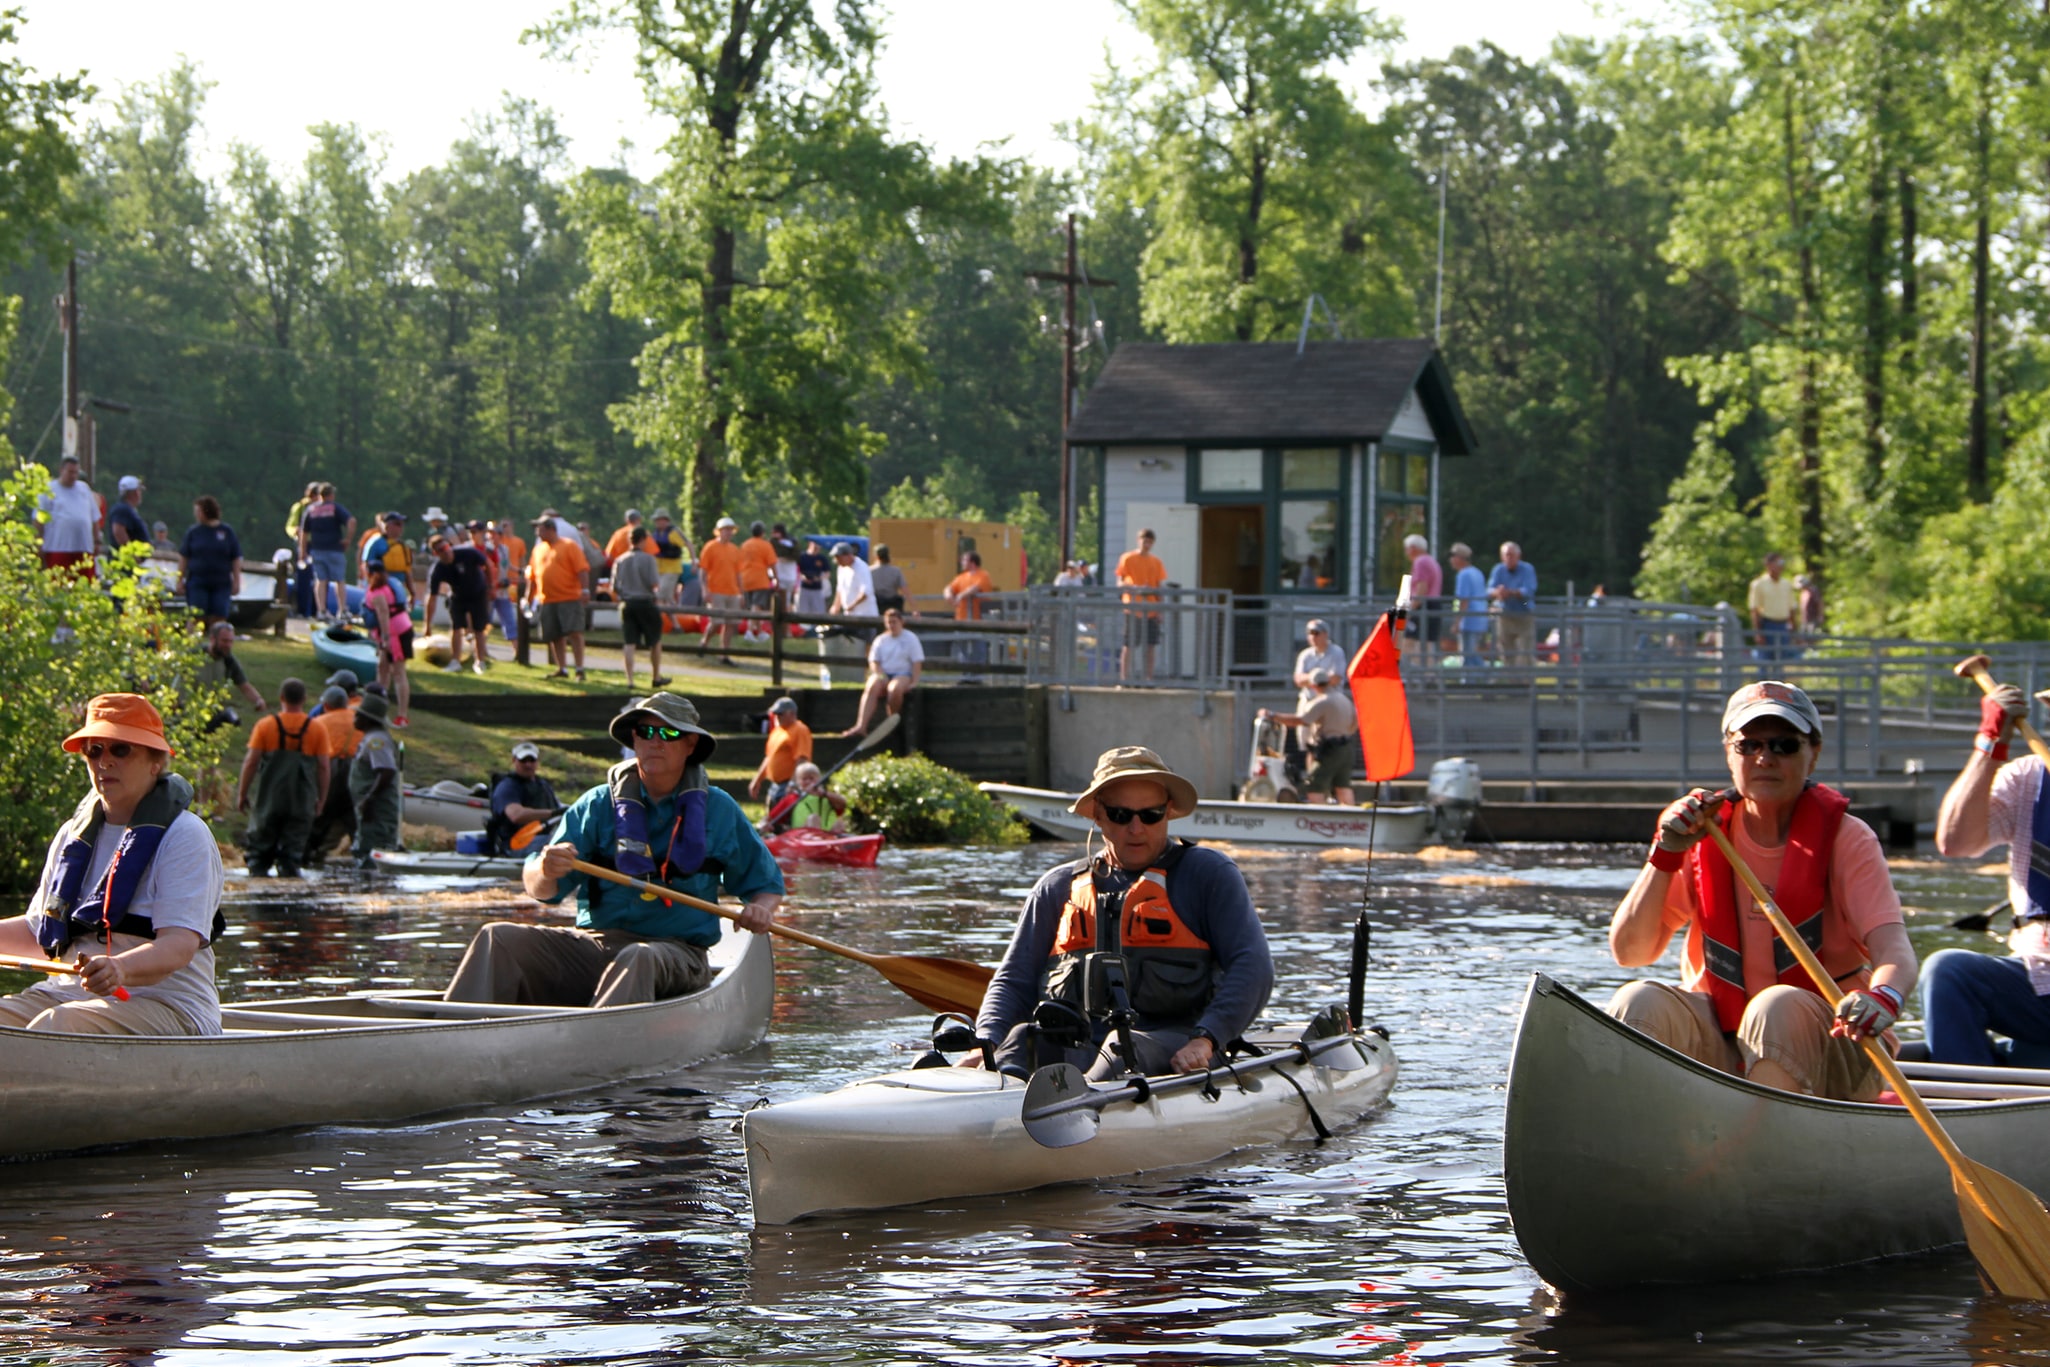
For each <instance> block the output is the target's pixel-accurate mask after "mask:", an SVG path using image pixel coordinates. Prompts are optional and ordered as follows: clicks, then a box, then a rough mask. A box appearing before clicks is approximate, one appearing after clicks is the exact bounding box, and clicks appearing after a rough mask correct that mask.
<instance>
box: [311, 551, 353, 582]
mask: <svg viewBox="0 0 2050 1367" xmlns="http://www.w3.org/2000/svg"><path fill="white" fill-rule="evenodd" d="M306 558H307V559H308V560H311V561H312V562H313V572H314V573H315V574H317V575H319V576H320V577H321V578H322V579H325V580H327V581H328V582H329V583H331V584H339V583H342V582H344V581H345V580H347V579H348V577H349V553H348V552H347V551H308V552H306Z"/></svg>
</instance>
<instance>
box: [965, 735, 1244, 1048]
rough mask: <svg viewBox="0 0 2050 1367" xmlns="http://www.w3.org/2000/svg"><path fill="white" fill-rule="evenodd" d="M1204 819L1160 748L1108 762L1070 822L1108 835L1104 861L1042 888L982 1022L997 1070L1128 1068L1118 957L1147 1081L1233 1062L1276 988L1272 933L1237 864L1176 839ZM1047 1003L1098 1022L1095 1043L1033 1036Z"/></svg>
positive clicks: (1073, 866) (1131, 751)
mask: <svg viewBox="0 0 2050 1367" xmlns="http://www.w3.org/2000/svg"><path fill="white" fill-rule="evenodd" d="M1195 807H1196V789H1195V785H1193V784H1191V783H1190V782H1189V781H1188V780H1187V779H1185V778H1183V777H1181V776H1180V775H1178V774H1176V773H1175V772H1174V771H1173V770H1171V769H1169V768H1168V767H1167V766H1166V765H1165V764H1164V763H1162V761H1161V759H1160V756H1159V755H1157V754H1155V753H1154V752H1153V751H1151V750H1148V749H1145V748H1143V747H1140V746H1136V745H1134V746H1125V747H1121V748H1119V749H1115V750H1106V751H1104V753H1103V754H1102V756H1100V757H1099V758H1098V759H1097V761H1096V773H1095V776H1094V777H1093V778H1092V779H1091V781H1090V784H1089V787H1088V789H1087V790H1085V791H1084V792H1083V794H1082V795H1081V796H1080V797H1078V798H1076V799H1075V802H1074V805H1073V806H1072V807H1071V808H1070V809H1069V810H1071V811H1074V812H1076V813H1078V814H1080V815H1082V816H1086V817H1088V818H1089V819H1091V820H1092V821H1094V822H1095V823H1096V829H1097V830H1098V831H1099V832H1101V833H1102V835H1103V842H1104V846H1105V849H1104V851H1103V854H1102V855H1101V856H1100V857H1096V858H1089V857H1085V858H1083V859H1080V860H1076V861H1073V862H1071V863H1066V864H1062V865H1060V866H1059V867H1057V868H1055V869H1053V870H1052V871H1051V872H1049V873H1048V874H1046V876H1045V877H1043V878H1041V879H1040V880H1039V882H1038V883H1037V885H1035V886H1034V887H1033V889H1032V892H1031V893H1030V895H1029V896H1027V898H1026V899H1025V912H1024V915H1023V916H1022V917H1021V918H1020V919H1019V922H1018V928H1017V930H1016V931H1015V932H1014V933H1013V935H1012V937H1011V944H1010V948H1009V949H1007V950H1006V951H1005V952H1004V959H1003V962H1002V963H1000V964H999V965H997V971H996V975H995V977H993V978H992V979H991V980H990V984H989V990H988V992H987V993H986V994H985V995H984V997H983V999H982V1009H981V1011H980V1012H978V1013H977V1016H976V1022H975V1025H976V1034H977V1035H978V1036H980V1037H981V1038H982V1039H985V1040H989V1041H991V1042H993V1043H994V1044H996V1046H997V1049H996V1063H997V1066H998V1067H999V1068H1001V1069H1004V1070H1005V1071H1007V1072H1016V1073H1024V1072H1028V1071H1030V1070H1031V1069H1033V1068H1035V1067H1038V1066H1040V1065H1042V1064H1046V1063H1053V1062H1061V1061H1065V1062H1069V1063H1073V1064H1075V1065H1076V1066H1078V1067H1088V1068H1089V1070H1090V1072H1091V1074H1092V1076H1096V1077H1109V1076H1113V1075H1115V1074H1116V1073H1118V1072H1119V1071H1121V1070H1122V1069H1123V1067H1124V1061H1123V1060H1121V1059H1119V1058H1118V1057H1117V1056H1116V1055H1115V1053H1114V1052H1113V1050H1112V1049H1111V1048H1110V1047H1108V1045H1109V1044H1111V1043H1114V1041H1113V1040H1112V1039H1111V1031H1110V1021H1109V1012H1110V1008H1111V1005H1112V1002H1111V1000H1110V997H1109V993H1108V991H1107V984H1106V982H1105V979H1104V976H1103V964H1102V959H1103V957H1104V956H1105V955H1110V954H1115V955H1118V956H1120V957H1122V958H1123V959H1124V962H1125V982H1126V985H1127V988H1128V992H1129V996H1130V1001H1131V1005H1132V1007H1133V1009H1134V1011H1135V1013H1136V1015H1137V1020H1136V1021H1135V1022H1134V1027H1133V1037H1132V1042H1133V1045H1134V1050H1133V1052H1134V1053H1135V1054H1136V1055H1137V1058H1136V1059H1135V1060H1133V1062H1134V1064H1135V1065H1136V1070H1137V1071H1139V1072H1142V1073H1146V1074H1158V1073H1164V1072H1169V1071H1172V1072H1178V1073H1189V1072H1196V1071H1198V1070H1200V1069H1203V1068H1206V1067H1208V1066H1210V1065H1211V1064H1212V1063H1215V1062H1221V1061H1222V1060H1223V1056H1224V1051H1225V1048H1226V1046H1228V1045H1230V1044H1231V1043H1232V1041H1234V1040H1236V1039H1238V1038H1239V1036H1240V1035H1242V1034H1243V1033H1244V1032H1245V1030H1246V1028H1247V1027H1248V1026H1250V1025H1251V1024H1252V1022H1253V1018H1254V1016H1256V1015H1258V1014H1259V1012H1260V1009H1261V1008H1262V1007H1263V1006H1265V1005H1266V1004H1267V995H1268V993H1269V992H1270V991H1272V990H1273V987H1274V963H1273V960H1272V959H1271V958H1270V957H1269V955H1268V952H1267V935H1266V932H1265V931H1263V930H1262V929H1261V928H1260V918H1259V917H1258V915H1256V914H1255V912H1254V911H1253V899H1252V897H1251V896H1250V895H1249V894H1248V893H1247V892H1246V882H1245V879H1244V878H1242V877H1241V876H1240V875H1239V870H1238V866H1237V865H1236V864H1233V863H1232V862H1231V860H1230V859H1228V858H1226V857H1225V856H1224V855H1222V854H1219V853H1217V852H1216V851H1215V850H1206V849H1201V848H1198V847H1196V846H1193V845H1189V844H1185V843H1178V842H1176V841H1173V840H1171V839H1170V838H1169V836H1168V833H1167V825H1168V822H1169V821H1171V820H1172V819H1174V818H1175V817H1178V816H1185V815H1187V814H1188V813H1189V812H1191V811H1194V810H1195ZM1042 1000H1052V1001H1059V1002H1063V1003H1065V1004H1067V1005H1068V1006H1070V1007H1072V1008H1074V1010H1075V1011H1077V1012H1080V1013H1082V1015H1083V1016H1085V1017H1086V1018H1087V1024H1088V1030H1087V1036H1086V1038H1085V1039H1084V1040H1083V1042H1081V1043H1079V1044H1068V1045H1060V1044H1057V1043H1056V1042H1055V1041H1053V1040H1050V1039H1047V1038H1041V1037H1038V1036H1037V1035H1036V1034H1035V1029H1036V1027H1035V1026H1034V1024H1033V1015H1034V1012H1035V1009H1036V1008H1038V1006H1039V1005H1040V1003H1041V1001H1042ZM1099 1050H1101V1054H1099V1052H1098V1051H1099ZM1092 1060H1093V1062H1092Z"/></svg>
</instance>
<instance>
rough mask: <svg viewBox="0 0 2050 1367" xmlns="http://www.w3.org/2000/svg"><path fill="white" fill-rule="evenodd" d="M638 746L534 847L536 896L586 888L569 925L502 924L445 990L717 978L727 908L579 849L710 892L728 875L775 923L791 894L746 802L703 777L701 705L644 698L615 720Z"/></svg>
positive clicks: (639, 993)
mask: <svg viewBox="0 0 2050 1367" xmlns="http://www.w3.org/2000/svg"><path fill="white" fill-rule="evenodd" d="M610 729H611V734H612V738H613V739H614V740H616V741H618V742H619V743H620V744H621V745H631V746H632V747H633V756H634V757H633V758H632V759H630V760H624V761H622V762H621V763H619V764H617V765H614V766H613V769H612V772H611V774H610V775H609V777H608V781H607V782H605V783H602V784H600V785H598V786H597V787H595V788H592V789H591V790H590V791H588V792H586V793H585V794H584V795H583V796H581V797H579V798H578V799H577V800H576V801H575V802H573V803H571V804H570V806H569V809H568V810H567V811H565V812H564V813H563V815H562V825H561V827H560V829H559V830H558V832H557V836H556V840H555V843H553V844H550V845H545V846H543V847H542V848H541V849H539V850H537V851H535V852H534V853H533V854H530V855H528V856H527V865H526V869H525V871H524V873H523V875H522V878H523V881H524V882H525V884H526V890H527V895H528V896H530V897H533V898H535V899H537V900H539V901H542V902H549V903H555V902H560V901H562V899H563V898H565V897H567V896H569V895H570V894H571V893H575V894H576V899H577V903H576V905H577V923H576V927H575V928H574V929H571V928H569V927H561V926H537V925H529V924H526V923H523V922H518V921H493V922H491V923H490V924H488V925H486V926H485V927H484V928H483V929H482V930H479V931H478V932H477V934H476V936H475V937H474V938H473V939H472V940H471V941H470V947H469V949H468V950H467V951H466V952H465V953H464V955H463V961H462V963H461V964H460V965H458V966H457V968H456V973H455V977H454V979H452V980H451V981H450V983H449V985H448V990H447V992H446V993H444V996H445V997H446V998H447V1000H449V1001H468V1002H511V1003H519V1004H531V1005H538V1006H625V1005H629V1004H631V1003H635V1002H649V1001H657V1000H660V999H662V998H665V997H677V996H682V995H683V994H685V993H687V992H694V991H696V990H697V989H698V988H700V987H703V986H704V985H705V984H706V983H707V982H709V981H710V980H711V977H712V971H711V967H710V965H709V964H708V962H707V959H706V951H707V950H708V949H709V948H710V947H711V946H712V945H714V944H716V943H717V942H718V940H719V930H720V925H719V918H717V917H715V916H713V915H712V914H711V913H709V912H705V911H700V910H698V909H697V908H696V907H692V906H689V905H687V904H685V903H682V902H676V903H668V902H663V901H660V900H658V899H656V898H654V897H653V896H643V895H642V894H641V893H639V892H636V891H634V890H633V889H631V888H625V887H621V886H620V885H619V884H617V883H610V882H606V881H604V880H602V879H592V878H590V877H589V876H588V875H586V874H583V873H580V872H578V871H577V870H576V869H574V868H572V867H571V862H572V861H573V860H584V861H586V862H589V863H595V864H604V865H609V866H611V867H613V868H616V869H618V870H619V871H620V872H621V873H624V874H627V875H629V876H630V877H634V878H639V879H643V880H645V881H647V882H650V883H660V884H661V885H663V886H664V887H670V888H674V889H676V890H677V891H679V892H683V893H687V894H689V895H690V896H693V897H696V898H699V899H701V900H704V901H712V900H714V899H716V898H717V897H718V895H719V891H720V889H721V887H722V886H723V887H724V889H725V890H726V891H727V892H728V893H730V894H732V895H733V896H735V897H737V898H740V899H741V900H742V901H743V902H744V903H745V905H744V906H743V907H742V908H741V910H740V914H739V917H738V919H739V921H740V924H741V926H742V927H743V928H745V929H747V930H751V931H755V932H757V933H759V932H763V931H766V930H767V929H768V928H769V925H770V923H771V922H772V921H773V920H774V919H775V915H776V908H777V907H778V906H779V905H781V904H782V901H783V874H782V872H781V871H780V870H778V869H777V867H776V861H775V859H774V858H773V857H772V856H771V855H770V854H769V850H768V847H767V846H766V845H764V844H763V843H762V839H761V837H760V835H758V834H757V833H756V832H755V829H754V827H753V826H751V825H749V824H748V820H747V818H746V817H745V816H743V815H742V814H741V811H740V804H739V803H737V802H735V801H734V800H733V799H732V798H730V797H728V796H727V795H726V794H725V793H724V792H723V791H721V790H720V789H718V788H714V787H713V786H712V785H711V783H710V781H709V780H708V779H707V778H706V777H705V761H706V760H707V759H709V758H710V757H711V755H712V751H713V749H714V747H715V744H716V742H715V741H714V740H713V739H712V733H711V732H709V731H707V730H706V729H705V728H704V727H703V726H701V725H699V724H698V710H697V708H696V707H695V706H693V705H692V704H691V702H690V700H689V699H687V698H682V697H679V696H677V695H676V694H674V693H655V694H651V695H650V696H648V697H645V698H638V699H635V700H634V701H633V702H631V703H629V704H628V705H627V708H626V710H625V711H623V712H621V713H620V714H619V715H618V716H617V717H614V718H613V719H612V725H611V728H610Z"/></svg>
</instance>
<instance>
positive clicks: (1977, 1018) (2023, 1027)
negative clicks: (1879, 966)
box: [1922, 684, 2050, 1068]
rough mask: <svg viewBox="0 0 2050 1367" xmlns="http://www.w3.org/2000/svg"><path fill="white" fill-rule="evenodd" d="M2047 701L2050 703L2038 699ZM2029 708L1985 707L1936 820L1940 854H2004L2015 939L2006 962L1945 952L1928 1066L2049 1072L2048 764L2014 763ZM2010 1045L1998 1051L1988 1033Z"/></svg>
mask: <svg viewBox="0 0 2050 1367" xmlns="http://www.w3.org/2000/svg"><path fill="white" fill-rule="evenodd" d="M2036 696H2037V697H2039V698H2043V699H2044V700H2045V701H2050V694H2046V693H2038V694H2037V695H2036ZM2028 712H2029V707H2028V701H2027V700H2026V699H2025V698H2023V696H2022V691H2021V690H2020V689H2019V688H2016V687H2015V686H2014V685H2013V684H2003V685H2002V686H2001V687H1999V688H1997V689H1995V690H1994V691H1993V692H1991V693H1989V694H1987V695H1986V696H1985V697H1983V698H1981V699H1980V700H1979V734H1978V735H1977V736H1975V737H1974V738H1973V740H1972V753H1971V756H1970V758H1968V759H1967V760H1966V761H1965V767H1964V769H1963V771H1962V772H1960V773H1959V774H1958V776H1957V779H1956V781H1955V782H1953V783H1952V784H1951V785H1950V791H1949V792H1947V793H1945V794H1944V795H1943V806H1942V807H1941V808H1940V809H1939V810H1938V811H1937V813H1936V848H1937V850H1938V852H1939V853H1942V854H1946V855H1949V856H1951V857H1953V858H1955V857H1958V856H1961V855H1963V856H1971V855H1981V854H1984V853H1986V851H1988V850H1990V849H1992V848H1993V847H1994V846H1995V845H2005V846H2007V902H2008V905H2009V906H2010V907H2011V908H2012V909H2013V911H2014V929H2013V931H2012V932H2011V933H2010V934H2009V935H2008V937H2007V944H2008V948H2009V949H2010V950H2011V951H2012V953H2011V954H2010V955H2009V956H2008V957H2006V958H1999V957H1996V956H1994V955H1991V954H1981V953H1979V952H1978V951H1976V950H1970V949H1941V950H1938V951H1937V952H1936V953H1934V954H1932V955H1930V956H1929V963H1928V966H1927V968H1926V969H1925V971H1924V972H1923V975H1922V1019H1923V1023H1924V1025H1925V1027H1926V1033H1927V1035H1928V1038H1929V1057H1930V1058H1931V1059H1933V1060H1935V1061H1936V1062H1938V1063H1972V1064H1978V1065H1979V1066H1981V1067H1987V1066H1995V1065H2012V1066H2015V1067H2022V1068H2050V860H2046V859H2045V858H2044V857H2043V854H2042V851H2044V850H2045V849H2046V848H2050V795H2046V793H2045V791H2044V783H2043V774H2044V765H2043V761H2042V760H2040V759H2038V758H2036V757H2035V756H2034V755H2023V756H2022V757H2021V758H2020V759H2017V760H2014V761H2012V762H2010V761H2009V760H2008V758H2007V747H2008V740H2009V737H2010V735H2011V733H2012V732H2013V730H2014V724H2015V723H2016V722H2017V721H2019V720H2021V719H2023V718H2025V717H2027V716H2028ZM1989 1030H1995V1031H1998V1032H1999V1033H2001V1034H2002V1035H2005V1036H2006V1037H2007V1039H2008V1041H2009V1042H2008V1043H2007V1044H2004V1045H1996V1044H1995V1043H1994V1041H1993V1039H1992V1037H1991V1036H1989V1035H1988V1034H1987V1033H1986V1032H1987V1031H1989Z"/></svg>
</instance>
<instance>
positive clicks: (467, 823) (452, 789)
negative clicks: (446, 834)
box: [406, 778, 491, 835]
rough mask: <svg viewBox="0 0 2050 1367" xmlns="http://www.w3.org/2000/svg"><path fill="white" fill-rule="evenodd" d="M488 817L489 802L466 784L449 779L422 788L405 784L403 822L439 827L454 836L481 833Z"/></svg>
mask: <svg viewBox="0 0 2050 1367" xmlns="http://www.w3.org/2000/svg"><path fill="white" fill-rule="evenodd" d="M490 818H491V802H490V800H489V799H488V798H482V797H479V796H477V795H476V794H475V793H473V792H471V791H470V786H469V785H468V784H466V783H458V782H456V781H455V780H454V779H452V778H445V779H443V780H441V782H439V783H436V784H433V785H432V786H430V787H426V788H415V787H413V786H412V785H411V784H407V785H406V820H408V821H410V822H413V823H414V824H415V825H419V826H439V827H440V828H441V829H442V830H444V831H454V832H456V833H457V834H458V835H460V834H462V833H463V832H464V831H481V830H483V829H484V823H485V822H486V821H488V820H490Z"/></svg>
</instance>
